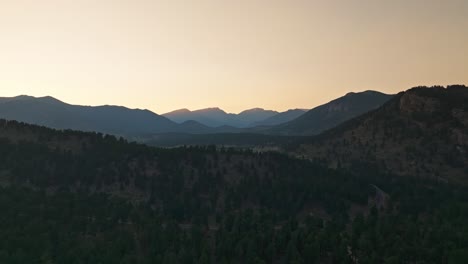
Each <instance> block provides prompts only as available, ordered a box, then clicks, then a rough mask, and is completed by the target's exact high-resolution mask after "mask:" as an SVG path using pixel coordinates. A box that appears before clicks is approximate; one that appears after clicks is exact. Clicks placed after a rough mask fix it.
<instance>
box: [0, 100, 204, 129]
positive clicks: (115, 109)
mask: <svg viewBox="0 0 468 264" xmlns="http://www.w3.org/2000/svg"><path fill="white" fill-rule="evenodd" d="M0 118H5V119H10V120H18V121H22V122H27V123H30V124H38V125H43V126H47V127H51V128H56V129H75V130H83V131H97V132H103V133H110V134H116V135H125V136H130V135H139V134H150V133H166V132H181V131H184V132H185V133H200V132H203V133H204V132H208V131H211V129H210V128H208V127H205V126H203V125H201V124H198V125H196V124H190V125H188V124H183V125H179V124H176V123H174V122H172V121H171V120H169V119H167V118H165V117H163V116H159V115H157V114H155V113H153V112H151V111H148V110H140V109H129V108H126V107H121V106H109V105H106V106H96V107H91V106H78V105H70V104H66V103H64V102H61V101H59V100H57V99H55V98H52V97H40V98H35V97H30V96H18V97H12V98H0ZM191 127H196V130H192V129H190V128H191Z"/></svg>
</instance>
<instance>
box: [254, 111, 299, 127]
mask: <svg viewBox="0 0 468 264" xmlns="http://www.w3.org/2000/svg"><path fill="white" fill-rule="evenodd" d="M306 112H307V110H304V109H290V110H287V111H285V112H281V113H278V114H276V115H274V116H271V117H269V118H266V119H264V120H262V121H258V122H255V123H253V124H251V125H250V126H251V127H254V126H276V125H279V124H283V123H287V122H289V121H292V120H294V119H296V118H298V117H300V116H301V115H303V114H305V113H306Z"/></svg>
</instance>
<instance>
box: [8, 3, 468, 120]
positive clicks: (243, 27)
mask: <svg viewBox="0 0 468 264" xmlns="http://www.w3.org/2000/svg"><path fill="white" fill-rule="evenodd" d="M454 83H463V84H468V1H466V0H392V1H389V0H342V1H338V0H316V1H315V0H309V1H306V0H236V1H228V0H226V1H222V0H192V1H189V0H186V1H183V0H170V1H169V0H168V1H157V0H153V1H150V0H41V1H38V0H0V96H14V95H19V94H28V95H35V96H42V95H51V96H54V97H57V98H59V99H61V100H64V101H66V102H69V103H74V104H85V105H100V104H116V105H125V106H128V107H132V108H147V109H151V110H153V111H155V112H157V113H164V112H167V111H170V110H173V109H178V108H182V107H186V108H189V109H198V108H204V107H211V106H219V107H221V108H223V109H225V110H227V111H231V112H239V111H241V110H243V109H247V108H252V107H263V108H267V109H275V110H286V109H288V108H297V107H299V108H311V107H313V106H316V105H318V104H321V103H324V102H326V101H329V100H330V99H333V98H335V97H338V96H341V95H343V94H345V93H347V92H349V91H362V90H368V89H372V90H379V91H383V92H387V93H394V92H398V91H401V90H404V89H407V88H409V87H411V86H415V85H434V84H441V85H446V84H454Z"/></svg>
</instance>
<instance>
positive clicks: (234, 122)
mask: <svg viewBox="0 0 468 264" xmlns="http://www.w3.org/2000/svg"><path fill="white" fill-rule="evenodd" d="M302 113H305V111H302ZM281 114H282V113H279V112H277V111H273V110H265V109H263V108H253V109H249V110H245V111H242V112H241V113H239V114H232V113H226V112H225V111H224V110H222V109H220V108H218V107H213V108H205V109H200V110H195V111H190V110H188V109H179V110H175V111H172V112H169V113H165V114H163V116H165V117H167V118H169V119H171V120H172V121H174V122H177V123H183V122H186V121H189V120H193V121H196V122H199V123H201V124H204V125H206V126H210V127H220V126H232V127H238V128H244V127H251V126H255V125H256V123H262V122H264V121H266V120H267V119H269V118H273V117H275V116H278V115H281ZM287 117H288V115H287V116H286V118H287ZM294 118H295V116H291V118H290V119H287V120H285V122H286V121H290V120H292V119H294ZM283 119H284V118H283Z"/></svg>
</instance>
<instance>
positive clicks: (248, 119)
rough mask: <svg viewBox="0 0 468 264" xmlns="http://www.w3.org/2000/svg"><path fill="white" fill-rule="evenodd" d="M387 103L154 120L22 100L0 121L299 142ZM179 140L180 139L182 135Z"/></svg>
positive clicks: (184, 114) (344, 101)
mask: <svg viewBox="0 0 468 264" xmlns="http://www.w3.org/2000/svg"><path fill="white" fill-rule="evenodd" d="M389 98H391V95H385V94H382V93H379V92H371V91H367V92H363V93H355V94H348V95H346V96H344V97H341V98H338V99H336V100H334V101H332V102H329V103H327V104H325V105H322V106H319V107H316V108H314V109H312V110H309V111H306V110H303V109H293V110H288V111H286V112H281V113H279V112H276V111H271V110H264V109H261V108H254V109H250V110H246V111H243V112H241V113H239V114H228V113H226V112H224V111H223V110H221V109H219V108H208V109H202V110H197V111H189V110H186V109H182V110H177V111H173V112H170V113H167V114H164V115H158V114H156V113H153V112H151V111H149V110H141V109H129V108H126V107H122V106H112V105H104V106H81V105H71V104H67V103H65V102H62V101H60V100H58V99H55V98H53V97H50V96H46V97H32V96H25V95H22V96H17V97H3V98H0V118H4V119H9V120H18V121H21V122H26V123H30V124H36V125H42V126H47V127H51V128H55V129H74V130H81V131H96V132H101V133H108V134H114V135H119V136H125V137H131V138H140V139H141V138H145V137H149V138H154V135H160V134H167V133H175V134H217V133H248V134H269V135H286V136H304V135H313V134H317V133H320V132H322V131H324V130H326V129H329V128H331V127H334V126H336V125H338V124H340V123H341V122H344V121H346V120H348V119H350V118H353V117H355V116H357V115H359V114H361V113H364V112H367V111H370V110H372V109H374V108H376V107H378V106H380V105H381V104H383V103H384V102H385V101H386V100H388V99H389ZM158 138H164V136H158ZM171 138H174V135H171ZM183 138H185V139H186V138H187V135H184V136H183Z"/></svg>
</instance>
